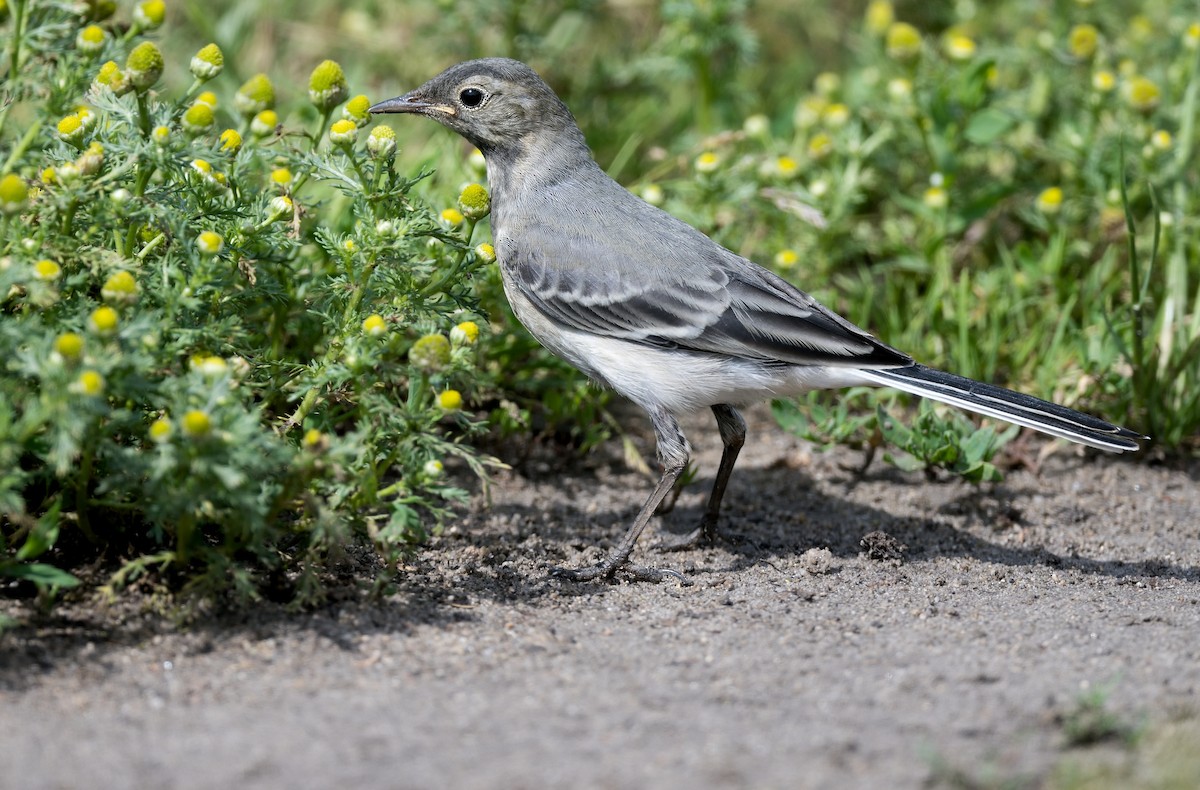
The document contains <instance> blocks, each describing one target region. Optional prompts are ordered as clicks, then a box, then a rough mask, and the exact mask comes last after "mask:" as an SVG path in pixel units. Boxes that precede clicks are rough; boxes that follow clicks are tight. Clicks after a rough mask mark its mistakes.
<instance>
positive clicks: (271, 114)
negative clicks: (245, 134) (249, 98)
mask: <svg viewBox="0 0 1200 790" xmlns="http://www.w3.org/2000/svg"><path fill="white" fill-rule="evenodd" d="M277 126H279V115H278V113H276V112H275V111H274V110H263V111H262V112H260V113H258V114H256V115H255V116H254V120H252V121H251V122H250V133H251V134H253V135H254V136H255V137H266V136H267V135H269V134H274V133H275V128H276V127H277Z"/></svg>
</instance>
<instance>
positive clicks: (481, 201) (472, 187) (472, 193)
mask: <svg viewBox="0 0 1200 790" xmlns="http://www.w3.org/2000/svg"><path fill="white" fill-rule="evenodd" d="M458 209H459V211H461V212H462V213H463V214H464V215H465V216H467V217H470V218H471V219H481V218H483V217H486V216H487V215H488V212H489V211H491V210H492V198H491V196H490V195H488V191H487V190H486V189H484V188H483V186H482V185H480V184H467V185H466V186H465V187H463V191H462V192H461V193H460V194H459V196H458Z"/></svg>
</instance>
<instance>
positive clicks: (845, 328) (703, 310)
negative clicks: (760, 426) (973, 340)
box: [502, 228, 912, 367]
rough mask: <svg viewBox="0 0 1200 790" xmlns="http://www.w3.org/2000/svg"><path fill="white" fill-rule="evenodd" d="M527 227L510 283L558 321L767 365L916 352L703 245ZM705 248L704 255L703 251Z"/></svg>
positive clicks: (850, 361) (872, 363)
mask: <svg viewBox="0 0 1200 790" xmlns="http://www.w3.org/2000/svg"><path fill="white" fill-rule="evenodd" d="M531 230H532V232H531V233H529V234H523V239H522V241H523V242H524V243H522V244H514V245H512V248H511V250H510V251H509V255H508V256H507V257H506V259H505V260H503V261H502V265H503V266H504V267H505V270H506V272H507V275H508V277H509V279H510V282H512V283H513V285H515V286H516V287H517V288H519V289H520V291H521V293H522V294H523V295H524V296H525V297H526V298H527V299H528V300H529V302H530V303H531V304H532V305H533V306H534V307H536V308H537V309H538V310H539V311H540V312H541V313H543V314H544V315H545V316H546V317H547V318H549V319H550V320H552V321H553V322H554V323H556V324H557V325H559V326H560V327H563V328H566V329H572V330H577V331H581V332H587V333H589V334H594V335H599V336H602V337H610V338H614V339H619V340H627V341H630V342H634V343H641V344H646V345H652V346H655V347H659V348H663V347H668V348H679V349H684V350H689V351H696V352H706V353H712V354H721V355H725V356H732V357H740V358H746V359H753V360H757V361H760V362H763V363H765V364H792V365H850V366H856V367H896V366H900V365H907V364H910V363H911V362H912V360H911V359H910V358H909V357H908V356H906V355H905V354H903V353H901V352H899V351H896V350H895V349H893V348H890V347H889V346H886V345H884V344H883V343H880V342H879V341H877V340H876V339H875V338H873V337H871V336H870V335H868V334H867V333H866V332H864V331H863V330H861V329H859V328H858V327H856V326H854V325H853V324H851V323H850V322H849V321H846V320H845V319H843V318H841V317H840V316H838V315H836V314H835V313H833V312H832V311H830V310H828V309H826V308H825V307H824V306H822V305H821V304H820V303H818V302H817V301H816V300H814V299H813V298H812V297H810V296H809V295H808V294H806V293H804V292H803V291H800V290H799V289H797V288H795V287H794V286H792V285H790V284H789V283H787V282H786V281H785V280H783V279H781V278H779V277H777V276H775V275H773V274H771V273H770V272H768V271H766V270H764V269H761V268H759V267H757V266H755V265H754V264H752V263H750V262H749V261H746V260H745V259H743V258H739V257H738V256H736V255H734V254H733V253H731V252H729V251H728V250H725V249H724V248H722V247H720V246H718V245H716V244H715V243H713V242H711V241H709V240H708V239H707V238H705V237H703V236H700V235H699V234H698V233H697V234H696V236H693V237H692V239H697V238H698V239H703V242H706V243H705V244H699V245H697V244H689V245H681V247H680V248H675V249H671V248H667V247H664V246H663V245H660V244H656V243H654V242H650V243H648V244H646V245H645V247H644V248H641V249H639V250H637V251H631V252H629V253H623V252H622V250H621V249H620V247H619V246H617V245H613V244H611V243H601V242H595V241H593V242H592V243H589V242H588V240H587V239H586V238H580V239H577V240H573V241H572V240H564V239H563V238H562V234H561V233H558V234H555V235H554V236H553V237H551V236H549V235H548V234H547V235H546V237H545V238H540V237H539V236H540V235H541V234H539V233H538V229H536V228H534V229H531ZM697 253H699V255H697Z"/></svg>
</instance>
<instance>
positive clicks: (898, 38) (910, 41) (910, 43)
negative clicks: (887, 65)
mask: <svg viewBox="0 0 1200 790" xmlns="http://www.w3.org/2000/svg"><path fill="white" fill-rule="evenodd" d="M884 46H885V48H886V49H887V54H888V57H890V58H892V59H894V60H898V61H901V62H902V63H907V62H909V61H912V60H916V59H917V58H918V57H920V56H921V33H920V31H919V30H917V29H916V28H915V27H913V26H912V25H910V24H908V23H907V22H893V23H892V24H891V26H890V27H888V31H887V36H886V37H885V39H884Z"/></svg>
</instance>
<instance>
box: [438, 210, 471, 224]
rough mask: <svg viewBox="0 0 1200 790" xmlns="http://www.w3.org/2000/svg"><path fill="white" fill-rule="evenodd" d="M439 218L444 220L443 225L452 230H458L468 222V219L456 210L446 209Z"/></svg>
mask: <svg viewBox="0 0 1200 790" xmlns="http://www.w3.org/2000/svg"><path fill="white" fill-rule="evenodd" d="M438 216H439V218H440V219H441V220H442V224H443V225H446V226H447V227H451V228H457V227H458V226H459V225H461V224H463V222H465V221H466V217H464V216H463V214H462V212H461V211H459V210H458V209H456V208H444V209H442V213H441V214H440V215H438Z"/></svg>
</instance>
